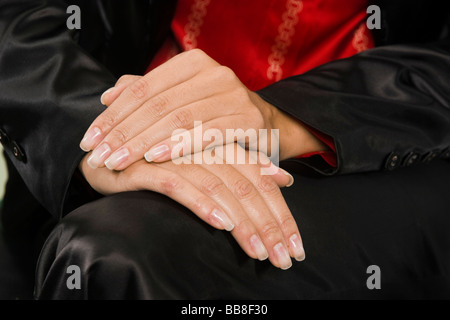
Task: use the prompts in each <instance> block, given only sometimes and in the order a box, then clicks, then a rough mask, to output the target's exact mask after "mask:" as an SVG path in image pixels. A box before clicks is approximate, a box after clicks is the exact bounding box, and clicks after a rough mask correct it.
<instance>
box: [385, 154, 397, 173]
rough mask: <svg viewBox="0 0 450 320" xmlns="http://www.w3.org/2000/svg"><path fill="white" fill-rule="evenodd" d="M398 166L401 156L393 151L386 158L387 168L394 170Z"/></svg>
mask: <svg viewBox="0 0 450 320" xmlns="http://www.w3.org/2000/svg"><path fill="white" fill-rule="evenodd" d="M398 166H400V156H399V155H398V154H397V153H395V152H392V153H391V154H390V155H389V157H388V158H387V160H386V165H385V168H386V170H394V169H396V168H397V167H398Z"/></svg>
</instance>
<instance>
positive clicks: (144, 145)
mask: <svg viewBox="0 0 450 320" xmlns="http://www.w3.org/2000/svg"><path fill="white" fill-rule="evenodd" d="M152 146H153V143H152V141H151V139H150V138H148V137H140V138H139V139H137V141H136V142H134V143H133V145H132V146H131V147H130V149H131V150H130V152H131V151H132V152H133V153H134V154H135V155H139V156H141V155H143V154H145V153H146V152H147V151H148V150H150V148H151V147H152Z"/></svg>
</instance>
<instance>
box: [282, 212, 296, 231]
mask: <svg viewBox="0 0 450 320" xmlns="http://www.w3.org/2000/svg"><path fill="white" fill-rule="evenodd" d="M279 220H280V223H279V226H280V229H281V230H292V228H295V227H296V226H297V223H296V222H295V219H294V217H293V216H292V215H291V214H288V215H285V216H282V217H281V218H280V219H279Z"/></svg>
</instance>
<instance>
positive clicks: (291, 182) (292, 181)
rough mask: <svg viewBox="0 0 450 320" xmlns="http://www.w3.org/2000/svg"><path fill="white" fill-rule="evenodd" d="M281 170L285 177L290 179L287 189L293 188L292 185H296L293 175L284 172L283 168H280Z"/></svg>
mask: <svg viewBox="0 0 450 320" xmlns="http://www.w3.org/2000/svg"><path fill="white" fill-rule="evenodd" d="M280 170H281V172H282V173H283V174H284V175H286V176H288V177H289V182H288V184H287V185H286V188H289V187H292V185H293V184H294V177H293V176H292V174H290V173H289V172H287V171H286V170H283V169H281V168H280Z"/></svg>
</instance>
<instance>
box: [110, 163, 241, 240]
mask: <svg viewBox="0 0 450 320" xmlns="http://www.w3.org/2000/svg"><path fill="white" fill-rule="evenodd" d="M143 163H145V162H143ZM129 169H132V170H129ZM129 169H128V170H125V171H122V172H121V173H122V175H121V173H118V176H119V177H120V178H121V179H122V180H125V181H132V183H131V185H130V183H129V184H128V186H127V190H130V189H131V190H150V191H155V192H158V193H161V194H164V195H166V196H168V197H169V198H171V199H173V200H174V201H176V202H178V203H180V204H181V205H183V206H185V207H186V208H188V209H189V210H191V211H192V212H193V213H194V214H195V215H197V216H198V217H199V218H200V219H202V220H203V221H205V222H206V223H208V224H209V225H211V226H212V227H214V228H217V229H219V230H226V231H231V230H233V228H234V225H233V223H232V221H231V220H230V218H229V217H228V215H227V214H226V213H225V211H224V209H223V208H222V207H221V206H220V205H219V204H217V203H216V202H215V201H214V200H212V199H210V198H209V197H208V196H207V195H205V194H204V193H203V192H201V191H200V190H199V189H198V188H197V187H195V186H194V185H193V184H192V183H191V182H189V181H188V180H186V179H185V178H183V177H182V176H181V175H179V174H176V173H175V172H172V171H169V170H167V169H165V168H163V167H162V166H156V165H150V166H149V165H148V164H147V167H146V168H145V170H144V171H143V170H142V166H140V167H139V168H138V169H137V170H134V167H130V168H129ZM102 170H105V169H102ZM106 170H107V169H106ZM119 183H120V184H123V183H127V182H123V181H120V182H119Z"/></svg>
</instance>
